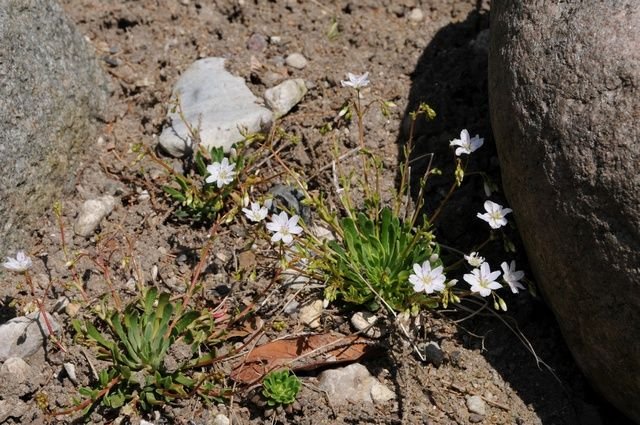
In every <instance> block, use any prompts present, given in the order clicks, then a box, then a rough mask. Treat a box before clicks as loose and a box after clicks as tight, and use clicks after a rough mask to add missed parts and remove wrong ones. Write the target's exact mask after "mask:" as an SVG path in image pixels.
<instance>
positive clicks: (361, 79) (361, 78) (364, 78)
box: [340, 72, 369, 90]
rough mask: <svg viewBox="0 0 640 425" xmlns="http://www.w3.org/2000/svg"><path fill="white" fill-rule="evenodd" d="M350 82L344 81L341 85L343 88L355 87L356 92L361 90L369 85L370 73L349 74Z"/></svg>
mask: <svg viewBox="0 0 640 425" xmlns="http://www.w3.org/2000/svg"><path fill="white" fill-rule="evenodd" d="M347 78H348V80H342V81H340V83H341V84H342V87H353V88H354V89H356V90H359V89H361V88H363V87H367V86H368V85H369V73H368V72H365V73H364V74H362V75H356V74H352V73H350V72H347Z"/></svg>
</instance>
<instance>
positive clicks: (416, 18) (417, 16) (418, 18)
mask: <svg viewBox="0 0 640 425" xmlns="http://www.w3.org/2000/svg"><path fill="white" fill-rule="evenodd" d="M423 19H424V13H423V12H422V9H420V8H418V7H416V8H415V9H413V10H412V11H411V12H409V20H410V21H412V22H422V20H423Z"/></svg>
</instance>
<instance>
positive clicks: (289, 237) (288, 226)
mask: <svg viewBox="0 0 640 425" xmlns="http://www.w3.org/2000/svg"><path fill="white" fill-rule="evenodd" d="M242 212H243V213H244V215H245V216H246V217H247V218H248V219H249V220H251V221H253V222H255V223H259V222H261V221H263V220H264V219H265V218H267V215H268V214H269V210H268V208H267V207H266V206H261V205H260V203H258V202H251V208H250V209H249V208H243V209H242ZM298 220H300V217H298V216H297V215H295V214H294V215H292V216H291V217H289V215H288V214H287V213H286V212H284V211H282V212H280V214H277V215H275V214H274V215H273V216H272V217H271V221H270V222H269V223H267V230H269V231H270V232H271V233H273V235H272V236H271V242H273V243H276V242H280V241H282V243H284V244H285V245H290V244H291V243H292V242H293V236H294V235H299V234H301V233H302V231H303V229H302V227H300V226H298Z"/></svg>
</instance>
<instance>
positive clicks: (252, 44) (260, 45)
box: [247, 33, 267, 53]
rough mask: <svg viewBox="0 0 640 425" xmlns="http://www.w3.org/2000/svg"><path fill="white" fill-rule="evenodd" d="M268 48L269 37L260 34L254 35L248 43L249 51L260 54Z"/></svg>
mask: <svg viewBox="0 0 640 425" xmlns="http://www.w3.org/2000/svg"><path fill="white" fill-rule="evenodd" d="M266 48H267V37H265V36H264V35H262V34H259V33H253V34H252V35H251V37H249V40H248V41H247V49H249V50H251V51H252V52H256V53H260V52H262V51H263V50H264V49H266Z"/></svg>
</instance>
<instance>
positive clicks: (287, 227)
mask: <svg viewBox="0 0 640 425" xmlns="http://www.w3.org/2000/svg"><path fill="white" fill-rule="evenodd" d="M299 219H300V217H298V216H297V215H294V216H292V217H291V218H289V216H288V215H287V213H286V212H284V211H282V212H281V213H280V214H278V215H274V216H273V217H271V223H267V229H269V231H271V232H275V233H274V234H273V236H271V242H278V241H280V240H281V241H282V242H283V243H284V244H286V245H289V244H290V243H291V242H292V241H293V235H299V234H300V233H302V227H300V226H298V220H299Z"/></svg>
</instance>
